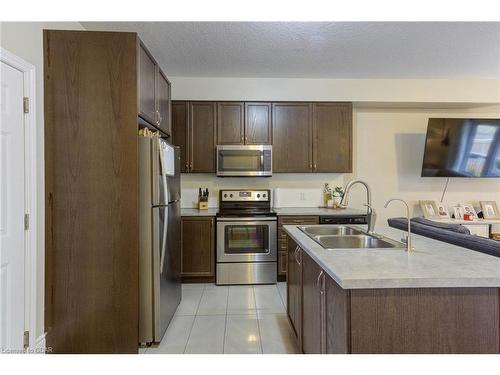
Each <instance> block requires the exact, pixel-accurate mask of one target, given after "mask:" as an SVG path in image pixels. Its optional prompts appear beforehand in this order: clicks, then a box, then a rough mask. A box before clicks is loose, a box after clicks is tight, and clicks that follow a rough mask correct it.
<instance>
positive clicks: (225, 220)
mask: <svg viewBox="0 0 500 375" xmlns="http://www.w3.org/2000/svg"><path fill="white" fill-rule="evenodd" d="M217 221H221V222H229V221H234V222H239V221H249V222H253V221H277V218H276V217H218V218H217Z"/></svg>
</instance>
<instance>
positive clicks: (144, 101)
mask: <svg viewBox="0 0 500 375" xmlns="http://www.w3.org/2000/svg"><path fill="white" fill-rule="evenodd" d="M139 115H140V116H141V117H143V118H144V119H145V120H146V121H148V122H149V123H151V124H156V120H157V116H156V63H155V60H154V59H153V57H152V56H151V55H150V54H149V52H148V51H147V50H146V47H144V45H143V44H142V43H140V44H139Z"/></svg>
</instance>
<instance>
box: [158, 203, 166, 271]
mask: <svg viewBox="0 0 500 375" xmlns="http://www.w3.org/2000/svg"><path fill="white" fill-rule="evenodd" d="M163 209H164V210H165V215H164V218H163V236H162V238H163V241H162V242H161V253H160V275H161V274H162V273H163V263H165V252H166V251H167V235H168V230H167V229H168V207H164V208H163Z"/></svg>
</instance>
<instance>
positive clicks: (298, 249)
mask: <svg viewBox="0 0 500 375" xmlns="http://www.w3.org/2000/svg"><path fill="white" fill-rule="evenodd" d="M299 251H300V247H298V246H297V247H296V248H295V261H296V262H297V264H298V265H299V266H300V265H301V264H302V262H301V261H300V260H299Z"/></svg>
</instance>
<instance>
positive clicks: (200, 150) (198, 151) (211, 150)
mask: <svg viewBox="0 0 500 375" xmlns="http://www.w3.org/2000/svg"><path fill="white" fill-rule="evenodd" d="M188 116H189V117H188V119H189V130H188V136H189V171H190V172H205V173H214V172H215V141H216V129H215V126H216V118H217V112H216V103H215V102H190V103H189V114H188Z"/></svg>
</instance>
